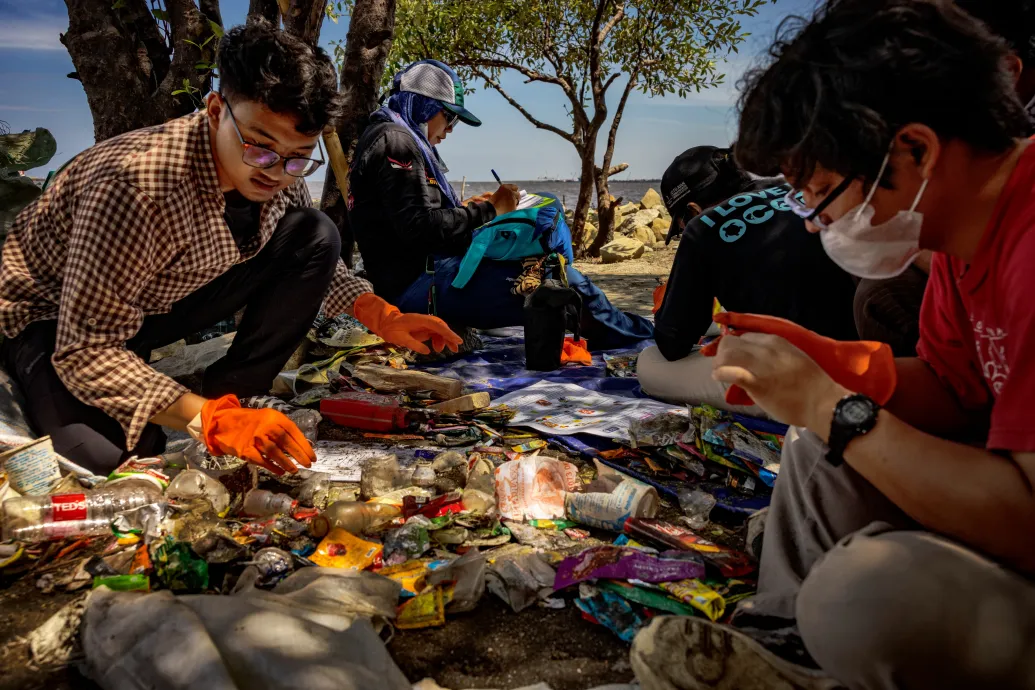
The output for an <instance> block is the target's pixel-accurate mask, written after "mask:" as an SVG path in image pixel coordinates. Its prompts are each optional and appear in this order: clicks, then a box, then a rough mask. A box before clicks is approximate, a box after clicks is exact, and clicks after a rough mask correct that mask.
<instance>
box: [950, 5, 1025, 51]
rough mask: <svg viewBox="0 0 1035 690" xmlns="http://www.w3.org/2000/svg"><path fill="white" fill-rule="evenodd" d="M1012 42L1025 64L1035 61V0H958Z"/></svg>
mask: <svg viewBox="0 0 1035 690" xmlns="http://www.w3.org/2000/svg"><path fill="white" fill-rule="evenodd" d="M956 4H957V5H959V6H960V7H961V8H963V9H964V10H965V11H966V12H967V13H968V14H970V16H972V17H975V18H977V19H980V20H981V21H983V22H984V23H985V25H986V26H987V27H988V28H989V29H990V30H991V31H992V33H994V34H996V35H997V36H1002V37H1003V38H1005V39H1006V42H1007V43H1009V44H1010V47H1011V48H1012V49H1013V52H1015V53H1017V56H1018V57H1020V58H1021V60H1023V61H1024V63H1025V65H1035V0H956Z"/></svg>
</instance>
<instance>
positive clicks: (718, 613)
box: [658, 579, 726, 621]
mask: <svg viewBox="0 0 1035 690" xmlns="http://www.w3.org/2000/svg"><path fill="white" fill-rule="evenodd" d="M658 586H659V587H661V588H662V589H663V590H665V591H666V592H668V593H669V594H671V595H672V596H673V597H675V598H676V599H679V600H680V601H681V602H683V603H684V604H689V605H690V606H693V607H694V608H695V609H697V610H698V611H700V612H701V613H703V614H704V615H706V616H708V618H709V619H711V620H713V621H717V620H719V619H720V618H722V614H723V613H725V612H726V600H725V599H723V598H722V595H721V594H719V593H718V592H716V591H715V590H714V589H712V588H711V587H709V586H708V585H706V584H704V583H703V582H701V581H700V580H697V579H694V580H680V581H678V582H661V583H659V584H658Z"/></svg>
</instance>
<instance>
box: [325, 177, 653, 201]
mask: <svg viewBox="0 0 1035 690" xmlns="http://www.w3.org/2000/svg"><path fill="white" fill-rule="evenodd" d="M306 183H307V184H308V186H309V192H310V194H312V197H313V199H319V198H320V196H321V195H322V194H323V183H324V181H323V180H306ZM450 184H451V185H452V186H453V189H454V190H455V191H456V193H457V194H458V195H460V194H461V189H460V187H461V183H459V182H454V181H452V180H450ZM512 184H516V185H517V186H518V188H519V189H522V190H524V191H526V192H546V193H549V194H553V195H554V196H556V197H557V198H558V199H560V200H561V201H562V202H563V203H564V205H565V207H572V206H574V205H575V201H576V200H577V199H578V195H579V181H578V180H560V179H558V180H514V181H513V182H512ZM498 186H499V184H498V183H497V182H496V181H495V180H477V181H472V180H468V181H467V184H466V185H465V189H464V190H463V196H464V197H465V198H467V197H471V196H475V195H477V194H484V193H485V192H491V191H494V190H495V189H496V188H497V187H498ZM609 188H610V191H611V196H613V197H615V198H616V199H622V200H623V203H627V202H630V201H639V200H640V199H642V198H643V196H644V195H645V194H646V193H647V190H648V189H654V190H655V191H657V192H660V191H661V180H612V181H611V184H610V185H609ZM594 201H595V195H594Z"/></svg>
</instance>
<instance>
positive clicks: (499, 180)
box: [489, 170, 503, 187]
mask: <svg viewBox="0 0 1035 690" xmlns="http://www.w3.org/2000/svg"><path fill="white" fill-rule="evenodd" d="M489 172H491V173H492V176H493V177H495V178H496V181H497V182H499V183H500V187H502V186H503V180H501V179H500V176H499V175H498V174H497V173H496V171H495V170H490V171H489Z"/></svg>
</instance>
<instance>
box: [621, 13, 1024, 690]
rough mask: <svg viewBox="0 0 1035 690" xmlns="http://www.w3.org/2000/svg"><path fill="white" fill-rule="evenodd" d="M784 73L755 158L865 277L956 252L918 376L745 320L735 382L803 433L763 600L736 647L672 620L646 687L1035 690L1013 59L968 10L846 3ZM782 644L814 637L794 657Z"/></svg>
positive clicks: (637, 660)
mask: <svg viewBox="0 0 1035 690" xmlns="http://www.w3.org/2000/svg"><path fill="white" fill-rule="evenodd" d="M772 54H773V56H774V57H775V60H774V62H773V63H772V64H771V65H769V66H768V67H765V68H760V69H758V70H755V71H753V72H752V73H750V74H749V75H748V76H747V78H746V82H745V83H746V90H745V92H744V94H743V95H742V98H741V103H740V110H741V121H740V132H739V137H738V139H737V145H736V151H735V152H736V156H737V159H738V161H739V162H740V163H741V164H742V165H743V166H744V167H745V168H746V169H747V170H750V171H752V172H755V173H758V174H762V175H771V174H774V173H780V172H782V173H784V174H785V175H786V177H787V180H788V182H790V184H791V185H792V186H793V187H794V188H795V189H796V190H798V191H800V192H801V197H800V198H796V197H795V196H794V193H793V192H792V194H791V195H789V196H788V204H790V205H792V206H793V207H794V208H795V209H796V210H797V212H798V213H799V215H801V216H802V217H803V218H805V219H806V221H807V223H806V226H807V228H808V229H809V230H810V231H812V232H819V233H820V237H821V239H822V241H823V245H824V248H825V249H826V250H827V253H828V254H829V255H830V257H831V258H832V259H833V260H834V261H835V262H836V263H838V264H839V265H840V266H841V267H842V268H844V269H846V270H848V271H849V272H851V273H853V274H855V275H857V276H860V277H865V278H886V277H890V276H894V275H898V274H900V273H901V272H902V271H904V270H905V269H906V268H907V267H908V266H909V265H910V264H911V263H912V262H913V261H914V260H915V258H916V256H917V254H919V253H920V251H921V250H924V249H926V250H932V251H933V252H935V255H934V260H933V263H932V268H931V278H930V285H929V287H928V289H927V292H926V294H925V297H924V304H923V309H922V312H921V318H920V345H919V347H918V354H919V357H917V358H910V359H899V360H894V359H893V358H892V357H891V356H890V352H888V351H887V350H882V349H879V348H878V349H872V348H870V347H869V346H868V345H866V344H858V343H856V344H845V343H835V342H833V341H829V340H824V339H820V338H819V337H818V336H816V335H815V334H812V333H809V332H808V331H805V330H804V329H801V328H800V327H796V326H794V325H793V324H789V323H787V322H782V323H772V322H769V321H766V320H765V319H764V318H759V317H753V316H746V315H724V316H723V317H722V321H723V323H724V324H725V325H726V326H727V327H728V328H730V329H731V330H730V335H727V337H724V338H723V339H722V340H721V342H720V343H719V345H718V347H717V353H716V354H715V359H714V369H713V376H714V378H715V379H716V380H718V381H722V382H724V383H729V384H735V385H736V386H738V387H739V388H740V389H742V391H740V393H741V394H743V393H745V392H746V394H747V395H749V396H750V397H751V398H752V399H753V400H754V401H755V403H756V404H757V405H758V406H759V407H761V408H762V409H763V410H765V411H766V412H767V413H768V414H769V415H771V416H772V417H774V418H776V419H779V420H781V421H784V422H787V423H789V424H791V425H792V426H793V427H794V428H793V429H792V430H791V432H790V433H789V434H788V436H787V442H786V444H785V446H784V451H783V457H782V461H781V467H780V473H779V479H778V480H777V482H776V487H775V491H774V494H773V502H772V506H771V508H770V513H769V516H768V520H767V529H766V531H765V537H764V541H763V546H762V556H761V563H760V574H759V583H758V595H757V596H756V597H755V598H754V599H752V600H750V601H748V602H745V603H744V604H743V605H742V606H741V607H740V610H738V612H737V616H736V617H735V619H734V623H735V625H736V626H737V628H730V627H725V626H719V625H716V624H712V623H709V622H708V621H703V620H701V619H698V618H691V619H681V618H667V619H655V621H654V622H652V624H651V625H650V626H649V627H647V628H646V629H645V630H644V631H642V632H641V633H640V635H639V636H638V638H637V639H636V641H635V643H634V645H633V650H632V664H633V668H634V669H635V671H636V673H637V676H638V678H639V680H640V682H641V683H642V685H643V687H644V688H648V689H649V688H662V687H664V688H673V687H677V688H684V687H686V688H696V687H709V688H762V687H775V686H776V685H777V684H778V685H779V686H780V687H807V688H813V687H816V688H818V687H833V686H834V685H836V684H838V683H840V684H843V685H846V686H848V687H850V688H1035V579H1033V576H1035V488H1033V487H1035V298H1033V295H1035V145H1029V142H1028V141H1027V140H1026V139H1025V138H1024V136H1025V134H1026V132H1027V130H1028V127H1029V121H1028V117H1027V114H1026V112H1025V109H1024V106H1023V104H1022V103H1021V102H1020V100H1019V99H1018V96H1017V94H1016V92H1015V90H1014V75H1013V74H1011V72H1010V69H1009V66H1010V61H1009V60H1008V56H1009V51H1008V48H1007V46H1006V44H1005V42H1004V41H1002V40H1001V39H999V38H996V37H995V36H993V35H992V34H991V33H989V32H988V30H987V29H986V28H985V27H984V26H983V25H981V24H979V23H977V22H974V21H973V19H971V18H970V17H969V16H968V15H966V14H965V13H963V12H962V11H961V10H960V9H958V8H957V7H955V6H954V5H953V4H952V3H950V2H947V1H946V0H831V1H830V2H829V3H828V4H827V5H826V6H825V7H823V8H821V9H820V10H819V11H818V12H817V14H816V16H815V17H814V18H813V19H812V20H811V21H808V22H805V21H803V22H802V24H801V26H800V27H799V30H798V31H797V33H796V34H790V33H787V34H785V35H784V37H783V38H782V39H781V40H780V41H779V42H778V43H777V45H776V46H774V48H773V50H772ZM817 209H818V210H817ZM717 320H718V319H717ZM777 332H778V333H780V334H781V335H775V334H774V333H777ZM731 336H736V337H731ZM885 347H886V346H885ZM806 352H809V353H810V354H811V356H810V354H806ZM817 362H822V363H823V366H825V367H826V369H824V368H822V367H821V365H820V364H819V363H817ZM867 367H868V369H867ZM861 372H865V374H861ZM847 381H852V387H851V388H849V387H848V386H846V385H844V384H845V382H847ZM896 381H897V383H896ZM889 383H890V384H891V385H889ZM878 391H880V393H878ZM874 398H878V399H876V400H875V399H874ZM885 403H886V404H885ZM975 437H981V438H983V439H987V440H986V441H985V442H983V443H980V444H970V443H965V442H961V441H960V439H968V440H972V439H973V438H975ZM758 629H764V630H765V631H766V635H765V639H766V640H773V639H774V638H775V637H780V638H781V639H782V640H783V641H784V642H785V643H787V642H788V641H789V640H790V641H793V640H794V639H800V641H801V642H803V646H804V650H801V649H800V647H799V648H798V649H797V651H798V652H800V654H796V655H795V656H793V661H795V662H796V663H790V662H789V661H788V659H787V657H788V654H786V653H784V654H783V657H781V656H777V655H774V654H773V653H772V652H771V651H770V650H767V649H765V648H764V647H763V646H761V645H760V644H759V643H758V641H756V640H758V638H759V637H760V636H759V635H757V634H755V631H757V630H758ZM777 633H779V634H777ZM795 633H796V634H797V635H799V636H800V637H796V635H795ZM788 649H790V650H792V651H794V650H795V646H794V644H793V643H792V644H784V645H783V646H782V648H781V650H780V651H781V652H786V651H787V650H788ZM715 655H723V657H724V658H722V659H721V660H719V659H716V658H714V657H715ZM730 655H732V656H730ZM806 662H812V663H811V664H810V665H812V666H813V668H812V669H808V668H805V667H804V666H803V665H802V664H806ZM816 667H818V668H816ZM777 679H779V682H778V681H777Z"/></svg>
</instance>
